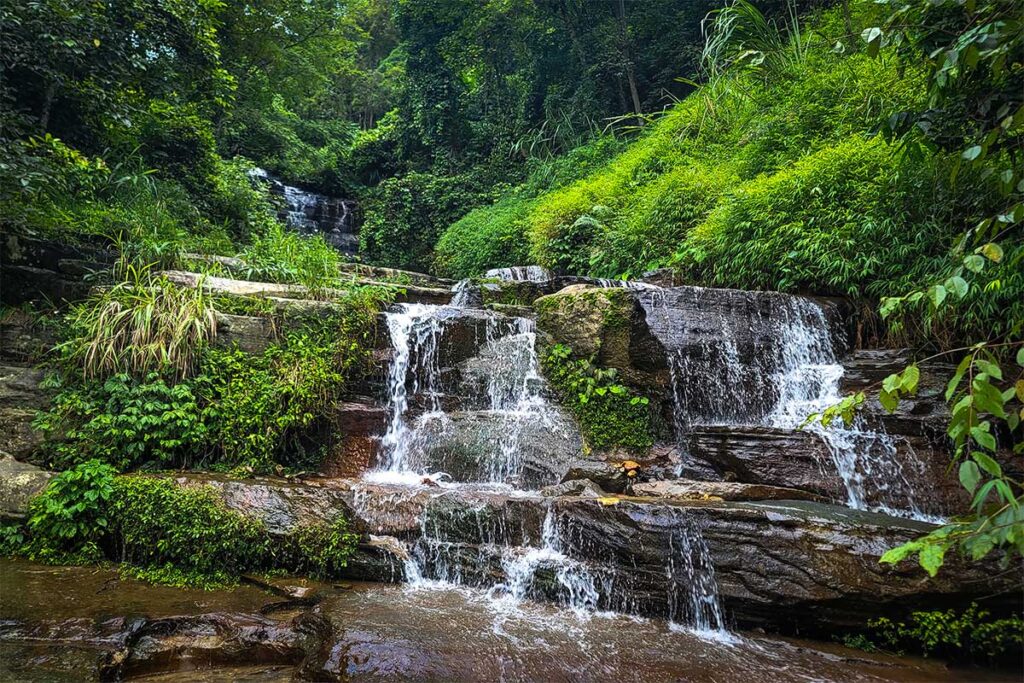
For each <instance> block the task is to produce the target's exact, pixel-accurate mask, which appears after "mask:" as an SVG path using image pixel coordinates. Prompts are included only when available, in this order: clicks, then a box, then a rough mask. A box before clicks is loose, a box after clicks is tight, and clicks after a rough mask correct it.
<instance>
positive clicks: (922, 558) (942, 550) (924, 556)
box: [918, 543, 946, 576]
mask: <svg viewBox="0 0 1024 683" xmlns="http://www.w3.org/2000/svg"><path fill="white" fill-rule="evenodd" d="M945 556H946V547H945V546H943V545H939V544H937V543H929V544H928V545H926V546H925V547H924V548H922V549H921V553H920V555H918V561H919V562H920V563H921V566H922V567H924V570H925V571H926V572H928V576H935V574H936V573H938V571H939V567H941V566H942V561H943V559H944V558H945Z"/></svg>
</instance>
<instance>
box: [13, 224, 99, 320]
mask: <svg viewBox="0 0 1024 683" xmlns="http://www.w3.org/2000/svg"><path fill="white" fill-rule="evenodd" d="M114 259H115V254H114V252H113V250H112V249H107V248H103V247H89V246H73V245H70V244H66V243H63V242H57V241H51V240H42V239H35V238H29V237H24V236H18V235H6V236H4V237H3V238H2V239H0V278H2V280H3V287H0V301H3V303H5V304H8V305H11V306H20V305H21V304H23V303H26V302H33V303H39V304H47V303H50V302H52V303H53V304H54V305H58V306H59V305H61V304H62V303H65V302H74V301H78V300H80V299H83V298H85V296H86V295H87V294H88V293H89V289H90V288H91V287H92V284H93V283H90V282H86V280H85V277H84V276H85V275H86V274H88V273H90V272H93V271H95V272H100V271H105V270H108V269H109V268H110V266H111V264H112V263H113V262H114Z"/></svg>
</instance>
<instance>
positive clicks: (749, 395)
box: [639, 287, 935, 521]
mask: <svg viewBox="0 0 1024 683" xmlns="http://www.w3.org/2000/svg"><path fill="white" fill-rule="evenodd" d="M670 298H671V299H672V301H669V299H670ZM639 300H640V302H641V305H642V306H643V308H644V310H645V313H646V315H647V321H648V325H649V326H650V329H651V330H652V332H653V333H654V334H655V336H656V337H658V339H659V340H660V341H661V342H662V343H663V345H664V347H665V349H666V353H667V356H668V361H669V372H670V376H671V382H672V391H673V395H674V396H673V398H674V401H673V419H674V423H675V424H674V426H675V429H676V434H677V436H682V435H684V434H685V433H686V432H687V431H689V430H690V429H691V428H692V427H693V426H695V425H702V426H705V425H727V426H756V427H772V428H777V429H797V428H798V427H800V425H801V424H802V423H803V422H804V420H805V419H806V417H807V416H808V415H810V414H811V413H814V412H820V411H822V410H824V409H825V408H827V407H829V406H831V405H834V404H836V403H838V402H839V401H840V400H841V398H842V395H841V393H840V390H839V389H840V380H841V379H842V376H843V366H842V364H841V363H840V362H839V361H838V358H837V354H836V348H835V347H836V343H835V341H834V339H833V336H832V331H831V326H830V325H829V321H828V319H827V316H826V314H825V310H824V308H823V307H822V306H821V305H820V304H818V303H817V302H815V301H813V300H811V299H807V298H804V297H797V296H789V295H785V294H777V293H771V292H740V291H735V290H707V289H704V288H701V287H677V288H673V289H668V290H659V289H647V290H644V291H641V292H640V294H639ZM687 313H691V314H693V315H687ZM808 429H809V430H810V431H812V432H813V433H815V434H817V435H818V436H819V437H820V438H821V439H822V440H823V442H824V443H825V445H826V446H827V449H828V452H829V454H830V456H831V459H832V464H833V465H834V467H835V469H836V471H837V472H838V474H839V476H840V478H841V479H842V481H843V484H844V486H845V489H846V492H847V505H848V506H849V507H851V508H855V509H859V510H875V511H879V512H886V513H889V514H895V515H899V516H903V517H910V518H913V519H921V520H927V521H934V520H935V518H933V517H929V516H927V515H925V514H924V513H923V512H922V511H921V510H920V508H919V507H918V505H917V504H916V502H915V499H914V490H913V487H912V486H911V485H910V483H909V480H908V478H907V476H906V473H905V472H904V469H903V468H904V466H905V465H907V466H912V467H921V466H922V464H921V463H920V462H919V461H916V460H915V459H913V458H911V459H910V461H908V462H907V463H902V462H901V461H900V458H899V457H897V442H896V440H895V439H894V438H893V437H892V436H890V435H889V434H887V433H885V431H884V430H883V428H882V427H880V426H879V427H875V428H868V427H867V425H866V423H865V420H864V419H863V418H862V417H859V416H858V418H857V419H856V421H855V422H854V424H852V425H850V426H848V427H847V426H844V425H842V424H841V423H833V424H832V425H831V426H830V427H829V428H823V427H822V426H821V425H820V424H815V425H811V426H809V427H808ZM869 498H875V499H877V501H878V502H875V503H873V504H869V502H868V501H869Z"/></svg>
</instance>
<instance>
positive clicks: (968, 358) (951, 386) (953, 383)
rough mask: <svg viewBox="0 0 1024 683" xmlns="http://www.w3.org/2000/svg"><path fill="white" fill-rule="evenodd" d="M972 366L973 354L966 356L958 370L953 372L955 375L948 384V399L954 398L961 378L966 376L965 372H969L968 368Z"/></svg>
mask: <svg viewBox="0 0 1024 683" xmlns="http://www.w3.org/2000/svg"><path fill="white" fill-rule="evenodd" d="M970 366H971V356H970V355H967V356H964V357H963V359H962V360H961V361H960V365H958V366H957V368H956V372H955V373H953V377H951V378H950V380H949V384H947V385H946V400H947V401H948V400H949V399H951V398H953V394H954V392H956V388H957V387H958V386H960V380H962V379H963V378H964V374H965V373H966V372H967V368H969V367H970Z"/></svg>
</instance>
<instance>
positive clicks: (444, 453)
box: [410, 410, 582, 489]
mask: <svg viewBox="0 0 1024 683" xmlns="http://www.w3.org/2000/svg"><path fill="white" fill-rule="evenodd" d="M513 421H514V422H516V424H515V425H512V424H511V422H513ZM513 430H514V432H515V440H514V443H503V440H504V439H505V438H506V437H507V435H508V434H510V433H511V432H512V431H513ZM503 448H505V449H509V450H510V451H513V452H512V453H511V454H510V457H509V458H508V459H501V461H500V462H497V460H498V459H497V458H496V456H495V454H496V453H500V452H501V451H502V449H503ZM581 448H582V443H581V441H580V437H579V434H578V432H576V430H575V429H574V428H573V426H572V422H571V419H570V418H569V416H568V415H566V414H564V412H563V411H560V410H553V411H552V412H550V413H548V414H545V415H544V416H543V419H541V418H540V417H534V418H533V419H523V418H521V417H520V416H518V415H514V414H513V415H507V414H506V415H503V414H501V413H496V412H493V411H487V410H480V411H463V412H455V413H447V414H445V415H434V414H431V415H426V416H423V418H421V419H420V421H419V422H418V423H417V433H416V437H415V443H414V444H413V446H412V449H413V450H414V451H415V452H416V453H418V454H421V457H420V458H418V459H419V460H422V462H417V463H410V464H411V465H413V469H415V470H424V471H434V472H444V473H446V474H448V475H450V476H451V477H452V479H453V480H455V481H489V480H492V479H495V478H500V475H501V473H499V472H492V471H491V469H492V468H493V467H495V466H498V465H500V466H502V467H508V468H513V469H519V468H518V467H513V466H514V465H517V464H518V465H521V473H520V474H519V475H518V476H517V479H518V484H519V486H520V488H525V489H534V488H537V487H539V486H541V485H544V484H550V483H552V482H556V481H558V480H559V479H560V478H561V477H562V475H563V474H564V473H565V471H566V470H567V469H568V467H569V464H570V462H571V461H572V460H573V458H574V457H575V456H576V455H577V454H578V453H579V452H580V449H581Z"/></svg>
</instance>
